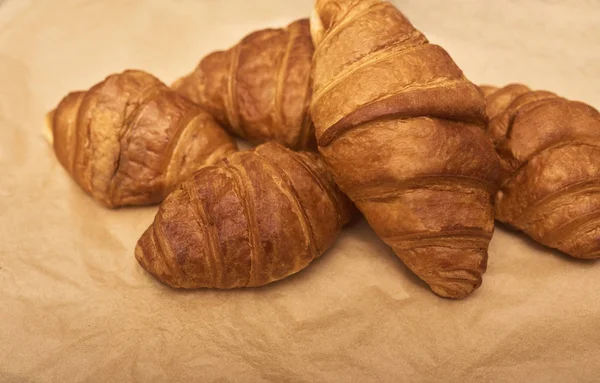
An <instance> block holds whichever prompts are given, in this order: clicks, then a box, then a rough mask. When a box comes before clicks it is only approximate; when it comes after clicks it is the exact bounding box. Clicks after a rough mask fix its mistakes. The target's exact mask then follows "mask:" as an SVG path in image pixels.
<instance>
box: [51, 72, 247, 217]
mask: <svg viewBox="0 0 600 383" xmlns="http://www.w3.org/2000/svg"><path fill="white" fill-rule="evenodd" d="M47 122H48V132H47V133H49V135H50V137H49V139H50V141H51V142H52V143H53V146H54V151H55V152H56V157H57V158H58V160H59V161H60V163H61V164H62V165H63V167H64V168H65V169H66V170H67V171H68V172H69V174H71V176H72V177H73V178H74V179H75V181H76V182H77V183H78V184H79V186H81V187H82V188H83V189H84V190H85V191H86V192H87V193H89V194H91V195H92V196H93V197H94V198H95V199H96V200H98V201H100V202H101V203H103V204H104V205H106V206H109V207H117V206H122V205H145V204H153V203H158V202H160V201H162V199H163V198H164V197H165V196H166V195H167V194H168V193H169V192H170V191H171V190H173V188H174V187H175V186H176V185H177V184H178V183H179V182H181V181H182V180H184V179H186V178H187V177H189V176H190V175H191V174H192V173H193V172H194V171H195V170H196V169H198V167H200V166H202V165H206V164H213V163H215V162H216V161H217V160H219V159H221V158H222V157H224V156H225V155H227V154H229V153H232V152H234V151H236V150H237V148H236V146H235V143H234V142H233V140H232V139H231V138H230V137H229V136H228V135H227V133H226V132H225V131H224V130H223V129H221V127H219V126H218V125H217V123H216V122H215V121H214V120H213V119H212V117H211V116H210V115H209V114H208V113H207V112H205V111H204V110H202V109H201V108H200V107H199V106H197V105H195V104H194V103H192V102H191V101H189V100H187V99H185V98H184V97H182V96H180V95H178V94H176V93H175V92H173V91H172V90H171V89H169V88H168V87H167V86H166V85H164V84H163V83H162V82H160V81H159V80H158V79H157V78H155V77H154V76H152V75H150V74H148V73H145V72H142V71H136V70H128V71H125V72H123V73H120V74H114V75H111V76H109V77H107V78H106V79H105V80H104V81H102V82H100V83H99V84H96V85H95V86H93V87H92V88H91V89H89V90H88V91H82V92H72V93H70V94H68V95H67V96H66V97H65V98H64V99H63V100H62V101H61V102H60V104H59V105H58V106H57V108H56V109H55V110H53V111H52V112H50V113H49V114H48V116H47Z"/></svg>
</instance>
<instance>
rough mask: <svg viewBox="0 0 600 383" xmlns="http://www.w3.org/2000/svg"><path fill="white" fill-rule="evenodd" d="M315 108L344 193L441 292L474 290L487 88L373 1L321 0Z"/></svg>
mask: <svg viewBox="0 0 600 383" xmlns="http://www.w3.org/2000/svg"><path fill="white" fill-rule="evenodd" d="M311 33H312V36H313V41H314V43H315V47H316V50H315V53H314V58H313V70H312V77H313V81H314V83H313V87H314V90H313V98H312V102H311V115H312V118H313V122H314V124H315V129H316V136H317V144H318V149H319V151H320V153H321V154H322V156H323V158H324V160H325V162H326V164H327V167H328V169H329V170H330V171H331V173H332V175H333V177H334V179H335V181H336V183H337V184H338V185H339V186H340V188H341V190H342V191H343V192H344V193H346V194H347V195H348V197H349V198H350V199H351V200H352V201H353V202H354V203H355V204H356V206H357V207H358V208H359V210H360V211H361V212H362V213H363V214H364V216H365V217H366V219H367V221H368V222H369V224H370V225H371V227H372V228H373V229H374V230H375V232H376V233H377V234H378V235H379V237H380V238H381V239H382V240H383V241H384V242H385V243H387V244H388V245H389V246H391V247H392V248H393V250H394V252H395V253H396V255H397V256H398V257H399V258H400V259H401V260H402V261H403V262H404V263H405V264H406V265H407V266H408V268H409V269H410V270H412V271H413V272H414V273H415V274H416V275H417V276H419V277H420V278H421V279H422V280H423V281H425V282H426V283H427V284H428V285H429V286H430V287H431V289H432V290H433V291H434V292H435V293H436V294H438V295H440V296H443V297H450V298H463V297H465V296H467V295H468V294H470V293H471V292H472V291H473V290H474V289H476V288H477V287H479V286H480V284H481V282H482V274H483V273H484V272H485V270H486V265H487V248H488V244H489V242H490V239H491V237H492V233H493V230H494V221H493V211H492V204H491V196H492V195H493V193H495V190H496V189H497V187H498V185H497V183H498V182H497V181H498V180H497V178H498V161H497V158H496V154H495V151H494V147H493V145H492V142H491V140H490V139H489V138H488V137H487V136H486V134H485V130H484V127H485V125H486V123H487V118H486V115H485V103H484V98H483V95H482V94H481V93H480V91H479V89H478V87H477V86H475V85H474V84H472V83H471V82H469V81H468V80H467V79H466V78H465V76H464V75H463V73H462V71H461V70H460V69H459V68H458V67H457V66H456V64H455V63H454V62H453V61H452V59H451V58H450V56H449V55H448V53H447V52H446V51H445V50H444V49H442V48H441V47H439V46H437V45H432V44H429V43H428V41H427V39H426V38H425V37H424V36H423V35H422V34H421V33H420V32H419V31H418V30H416V29H415V28H414V27H413V26H412V25H411V23H410V22H409V21H408V20H407V19H406V18H405V16H404V15H403V14H402V13H401V12H400V11H399V10H397V9H396V8H395V7H394V6H393V5H391V4H390V3H388V2H384V1H379V0H362V1H361V0H317V1H316V5H315V9H314V12H313V16H312V18H311Z"/></svg>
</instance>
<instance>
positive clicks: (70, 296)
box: [0, 0, 600, 383]
mask: <svg viewBox="0 0 600 383" xmlns="http://www.w3.org/2000/svg"><path fill="white" fill-rule="evenodd" d="M396 4H397V5H398V6H399V7H401V9H403V10H404V12H405V13H406V14H407V15H408V16H409V17H410V19H411V20H412V21H413V23H414V24H415V25H416V26H417V27H418V28H419V29H421V30H422V31H423V32H424V33H425V34H426V35H427V36H428V37H429V39H430V40H431V41H433V42H436V43H439V44H441V45H443V46H444V47H446V48H447V50H448V51H449V52H450V54H451V55H452V56H453V57H454V59H455V60H456V61H457V63H458V64H459V65H460V66H461V67H462V68H463V70H464V71H465V73H466V75H467V76H468V77H469V78H470V79H471V80H473V81H474V82H478V83H488V84H497V85H501V84H504V83H507V82H511V81H521V82H526V83H528V84H529V85H531V86H532V87H534V88H546V89H550V90H553V91H555V92H558V93H560V94H561V95H564V96H566V97H569V98H573V99H578V100H583V101H586V102H588V103H590V104H592V105H593V106H595V107H600V93H599V91H598V89H599V88H600V53H599V52H600V40H599V39H598V36H600V23H599V22H598V20H600V8H599V7H598V3H597V2H595V1H589V0H588V1H586V0H574V1H570V0H554V1H548V0H545V1H542V0H531V1H526V2H523V1H520V2H519V1H515V0H510V1H505V0H494V1H485V2H482V1H477V0H465V1H460V2H448V1H444V0H430V1H424V2H422V1H411V0H398V1H397V2H396ZM311 5H312V1H311V0H294V1H281V0H252V1H245V0H237V1H236V0H220V1H217V0H204V1H201V0H196V1H194V0H179V1H160V0H152V1H150V0H147V1H141V0H137V1H136V0H110V1H106V0H104V1H99V0H98V1H83V0H63V1H58V0H55V1H45V0H38V1H31V0H5V1H0V169H1V173H0V381H2V382H50V381H53V382H58V381H68V382H80V381H106V382H109V381H112V382H133V381H137V382H152V381H188V382H192V381H194V382H210V381H220V382H225V381H231V382H233V381H235V382H256V381H273V382H288V381H289V382H324V381H329V382H350V381H356V382H376V381H388V382H409V381H410V382H515V381H523V382H524V381H527V382H561V383H564V382H592V381H598V379H600V263H599V262H596V263H594V262H582V261H576V260H572V259H569V258H567V257H566V256H563V255H560V254H559V253H557V252H554V251H550V250H547V249H545V248H543V247H541V246H539V245H536V244H534V243H533V242H532V241H531V240H529V239H527V238H525V237H524V236H522V235H519V234H515V233H513V232H510V231H509V230H507V229H505V228H502V227H500V226H498V227H497V230H496V233H495V236H494V239H493V240H492V243H491V246H490V251H489V253H490V255H489V267H488V272H487V273H486V274H485V277H484V283H483V286H482V287H481V288H480V289H479V290H478V291H477V292H476V293H475V294H473V295H472V296H471V297H469V298H468V299H465V300H463V301H451V300H445V299H441V298H438V297H436V296H435V295H433V294H432V293H431V292H430V291H429V290H428V289H427V287H426V286H425V285H424V284H423V283H422V282H420V281H419V280H418V279H417V278H416V277H414V276H413V275H411V273H410V272H409V271H408V270H407V269H406V267H405V266H403V264H402V263H401V262H400V261H399V260H398V259H397V258H396V257H395V256H394V255H393V253H392V252H391V251H390V250H389V249H388V248H387V247H386V246H385V245H384V244H383V243H382V242H381V241H380V240H378V239H377V237H376V236H375V235H374V234H373V232H372V231H371V229H369V227H368V226H367V225H366V224H365V222H364V221H360V222H358V223H356V224H353V225H352V226H350V227H348V228H347V229H346V230H344V232H343V234H342V235H341V236H340V238H339V240H338V241H337V243H336V244H335V246H334V248H332V249H331V250H330V251H329V252H328V253H326V254H325V255H324V256H323V257H322V258H321V259H319V260H318V261H316V262H314V263H313V264H312V265H311V266H309V267H308V268H307V269H306V270H304V271H302V272H300V273H299V274H297V275H295V276H293V277H290V278H288V279H286V280H284V281H281V282H279V283H274V284H272V285H269V286H266V287H262V288H254V289H245V290H235V291H215V290H198V291H175V290H172V289H170V288H168V287H165V286H163V285H161V284H160V283H158V282H156V281H155V280H154V279H153V278H152V277H151V276H150V275H148V274H147V273H146V272H145V271H144V270H142V268H141V267H140V266H138V264H137V262H136V261H135V259H134V257H133V249H134V246H135V243H136V241H137V239H138V237H139V236H140V235H141V234H142V232H143V231H144V229H145V228H146V227H147V226H148V225H149V224H150V223H151V221H152V219H153V216H154V213H155V212H156V207H148V208H125V209H120V210H108V209H106V208H103V207H102V206H100V205H99V204H97V203H95V202H94V201H93V200H92V199H91V198H90V197H88V196H87V195H86V194H85V193H83V192H82V191H81V190H80V189H79V188H78V187H77V186H76V185H75V183H74V182H73V181H72V180H71V179H70V178H69V176H68V175H67V173H66V172H65V171H64V170H63V169H62V168H61V166H60V165H59V163H58V161H57V160H56V158H55V156H54V154H53V152H52V150H51V148H50V147H49V145H48V144H47V143H46V142H45V141H44V138H43V135H42V129H43V120H44V114H45V113H46V111H48V110H49V109H51V108H53V107H54V106H55V105H56V104H57V103H58V101H59V100H60V99H61V98H62V97H63V96H64V95H65V94H66V93H67V92H69V91H71V90H76V89H86V88H88V87H89V86H90V85H92V84H94V83H96V82H98V81H100V80H102V79H103V78H104V77H105V76H106V75H108V74H110V73H113V72H118V71H121V70H123V69H125V68H140V69H145V70H147V71H149V72H151V73H153V74H155V75H157V76H158V77H160V78H161V79H162V80H163V81H165V82H167V83H170V82H171V81H173V80H174V79H175V78H177V77H178V76H180V75H183V74H186V73H188V72H189V71H191V70H192V69H193V68H194V66H195V65H196V63H197V61H198V60H199V59H200V58H201V57H202V56H203V55H205V54H206V53H208V52H210V51H212V50H215V49H219V48H227V47H229V46H230V45H232V44H233V43H235V42H236V41H237V40H238V39H239V38H241V37H242V36H243V35H245V34H246V33H248V32H250V31H252V30H255V29H257V28H264V27H267V26H282V25H285V24H286V23H288V22H290V21H292V20H294V19H296V18H300V17H305V16H308V15H309V14H310V11H311Z"/></svg>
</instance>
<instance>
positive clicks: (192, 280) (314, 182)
mask: <svg viewBox="0 0 600 383" xmlns="http://www.w3.org/2000/svg"><path fill="white" fill-rule="evenodd" d="M352 208H353V206H352V204H351V203H350V201H349V200H348V199H347V198H346V197H345V196H344V195H343V194H342V193H341V192H340V190H339V189H338V188H337V186H336V185H335V183H334V182H333V179H332V178H331V176H330V175H329V173H328V172H327V170H326V169H325V166H324V164H323V163H322V161H321V159H320V157H319V156H318V155H317V154H315V153H308V152H293V151H291V150H289V149H286V148H284V147H283V146H281V145H279V144H277V143H267V144H263V145H261V146H258V147H257V148H255V149H253V150H249V151H245V152H238V153H235V154H233V155H231V156H229V157H227V158H225V159H224V160H223V161H221V162H220V163H219V164H217V165H215V166H207V167H204V168H202V169H200V170H199V171H198V172H197V173H195V174H194V176H193V178H192V179H190V180H189V181H187V182H184V183H183V184H181V186H179V187H178V188H177V189H176V190H175V191H174V192H173V193H172V194H170V195H169V196H168V197H167V198H166V199H165V201H163V203H162V204H161V205H160V208H159V210H158V213H157V214H156V217H155V219H154V223H153V224H152V225H151V226H150V227H149V228H148V229H147V230H146V232H145V233H144V234H143V235H142V237H141V238H140V240H139V241H138V244H137V247H136V249H135V257H136V259H137V260H138V262H139V263H140V265H142V267H143V268H144V269H146V270H147V271H148V272H149V273H151V274H152V275H154V276H155V277H156V278H157V279H158V280H160V281H161V282H163V283H165V284H167V285H170V286H172V287H180V288H200V287H214V288H221V289H229V288H235V287H252V286H261V285H265V284H267V283H270V282H273V281H276V280H279V279H282V278H285V277H287V276H289V275H291V274H294V273H296V272H298V271H300V270H302V269H303V268H305V267H306V266H308V264H309V263H310V262H312V260H313V259H315V258H317V257H319V256H320V255H321V254H323V252H325V250H327V249H328V248H329V247H330V246H331V245H332V244H333V242H334V241H335V238H336V236H337V233H338V232H339V231H340V229H341V228H342V226H343V225H344V224H346V223H347V222H348V220H349V219H350V215H351V213H352Z"/></svg>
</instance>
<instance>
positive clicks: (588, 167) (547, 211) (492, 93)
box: [482, 84, 600, 258]
mask: <svg viewBox="0 0 600 383" xmlns="http://www.w3.org/2000/svg"><path fill="white" fill-rule="evenodd" d="M482 89H483V91H484V93H485V94H486V96H487V101H488V106H487V113H488V116H489V118H490V124H489V129H488V131H489V133H490V135H491V136H492V138H493V140H494V143H495V145H496V149H497V151H498V155H499V156H500V165H501V167H502V184H501V189H500V190H499V191H498V194H497V195H496V201H495V202H496V204H495V208H496V209H495V210H496V219H498V220H499V221H502V222H505V223H507V224H509V225H510V226H513V227H515V228H517V229H519V230H522V231H524V232H525V233H526V234H528V235H529V236H530V237H531V238H533V239H534V240H536V241H538V242H540V243H542V244H544V245H546V246H549V247H553V248H556V249H559V250H561V251H563V252H565V253H567V254H569V255H572V256H573V257H577V258H600V161H599V158H600V113H598V111H597V110H596V109H594V108H593V107H591V106H589V105H586V104H584V103H582V102H576V101H569V100H566V99H564V98H561V97H559V96H557V95H555V94H554V93H550V92H546V91H532V90H530V89H529V88H527V87H526V86H525V85H521V84H511V85H508V86H505V87H504V88H501V89H497V88H494V87H482Z"/></svg>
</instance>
